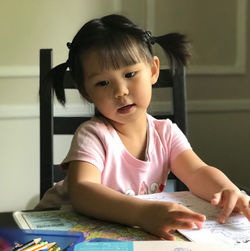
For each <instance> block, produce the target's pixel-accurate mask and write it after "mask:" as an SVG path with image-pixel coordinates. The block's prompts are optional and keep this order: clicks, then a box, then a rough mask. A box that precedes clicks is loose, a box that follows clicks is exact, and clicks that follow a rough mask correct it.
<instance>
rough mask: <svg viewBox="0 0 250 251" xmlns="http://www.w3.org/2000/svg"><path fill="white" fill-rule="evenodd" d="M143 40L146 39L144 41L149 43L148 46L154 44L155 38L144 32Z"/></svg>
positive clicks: (148, 32)
mask: <svg viewBox="0 0 250 251" xmlns="http://www.w3.org/2000/svg"><path fill="white" fill-rule="evenodd" d="M144 35H145V38H146V41H147V42H149V43H150V44H152V45H153V44H155V42H156V38H155V37H153V36H152V33H151V31H145V34H144Z"/></svg>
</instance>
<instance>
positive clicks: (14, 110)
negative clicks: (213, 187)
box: [0, 99, 250, 120]
mask: <svg viewBox="0 0 250 251" xmlns="http://www.w3.org/2000/svg"><path fill="white" fill-rule="evenodd" d="M165 107H167V108H169V107H170V103H169V102H152V103H151V106H150V111H152V112H156V111H157V112H161V111H164V108H165ZM187 110H188V113H190V114H191V113H225V112H250V99H232V100H231V99H230V100H229V99H226V100H191V101H188V102H187ZM93 113H94V107H93V105H91V104H90V105H89V104H85V105H84V106H83V105H82V104H70V105H68V106H67V107H66V108H64V107H62V106H61V105H55V114H56V115H57V116H69V117H70V116H81V115H82V116H86V115H92V114H93ZM38 118H39V105H38V104H34V105H31V104H27V105H25V104H24V105H13V104H11V105H7V104H0V119H1V120H2V119H38Z"/></svg>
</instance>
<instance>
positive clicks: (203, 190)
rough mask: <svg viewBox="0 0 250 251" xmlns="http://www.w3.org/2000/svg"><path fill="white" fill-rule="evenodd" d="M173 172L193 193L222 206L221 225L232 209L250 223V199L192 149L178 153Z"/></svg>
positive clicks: (219, 219) (172, 167)
mask: <svg viewBox="0 0 250 251" xmlns="http://www.w3.org/2000/svg"><path fill="white" fill-rule="evenodd" d="M171 169H172V171H173V172H174V174H175V175H176V176H177V177H178V178H180V179H181V180H182V181H183V182H184V183H185V184H186V186H187V187H188V188H189V189H190V191H191V192H192V193H194V194H196V195H197V196H199V197H201V198H203V199H205V200H208V201H211V204H212V205H218V206H221V207H222V210H221V213H220V215H219V217H218V221H219V222H220V223H224V222H225V221H226V220H227V218H228V217H229V215H230V214H231V213H232V211H233V210H235V211H239V212H242V213H243V214H244V215H245V216H246V217H247V218H248V220H249V221H250V202H249V199H248V197H247V196H246V195H244V194H243V193H242V192H241V191H240V190H239V189H238V188H237V187H236V186H235V185H234V184H233V183H232V182H231V181H230V180H229V179H228V178H227V177H226V175H225V174H223V173H222V172H221V171H220V170H218V169H217V168H214V167H212V166H208V165H206V164H205V163H204V162H203V161H202V160H201V159H200V158H199V157H198V156H197V155H196V154H195V153H194V152H193V151H192V150H186V151H184V152H183V153H181V154H179V155H178V156H177V157H176V159H175V160H174V161H173V163H172V166H171Z"/></svg>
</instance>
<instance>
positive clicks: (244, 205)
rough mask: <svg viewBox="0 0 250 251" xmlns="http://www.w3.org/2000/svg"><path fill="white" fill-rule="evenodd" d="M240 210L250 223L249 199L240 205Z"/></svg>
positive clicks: (242, 201)
mask: <svg viewBox="0 0 250 251" xmlns="http://www.w3.org/2000/svg"><path fill="white" fill-rule="evenodd" d="M238 209H239V211H240V212H241V213H242V214H243V215H245V216H246V218H247V219H248V220H249V221H250V201H249V199H248V198H247V199H246V200H241V201H240V202H239V203H238Z"/></svg>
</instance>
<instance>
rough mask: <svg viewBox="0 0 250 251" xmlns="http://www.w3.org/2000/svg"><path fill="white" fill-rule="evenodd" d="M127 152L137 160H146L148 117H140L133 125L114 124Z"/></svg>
mask: <svg viewBox="0 0 250 251" xmlns="http://www.w3.org/2000/svg"><path fill="white" fill-rule="evenodd" d="M111 124H112V125H113V127H114V129H115V130H116V132H117V134H118V135H119V137H120V139H121V141H122V143H123V145H124V146H125V148H126V149H127V151H128V152H129V153H130V154H131V155H133V156H134V157H135V158H137V159H140V160H145V151H146V147H147V116H146V114H145V116H144V117H140V118H139V119H137V120H136V121H133V123H127V124H116V123H112V122H111Z"/></svg>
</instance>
